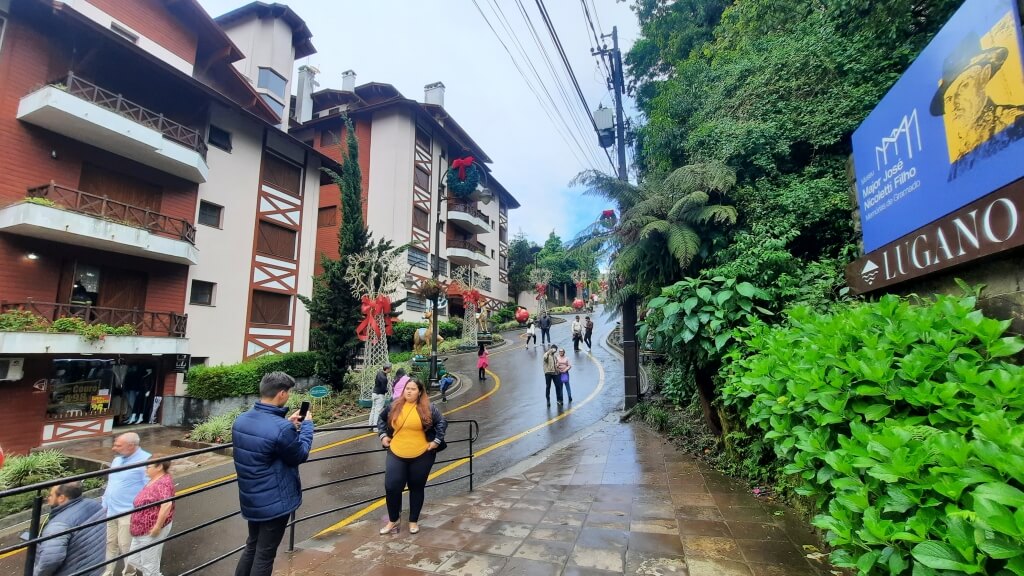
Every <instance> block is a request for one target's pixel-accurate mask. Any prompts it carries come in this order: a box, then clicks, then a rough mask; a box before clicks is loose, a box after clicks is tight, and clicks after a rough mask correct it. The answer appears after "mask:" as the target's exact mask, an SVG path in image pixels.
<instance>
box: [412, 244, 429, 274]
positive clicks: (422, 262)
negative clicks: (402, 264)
mask: <svg viewBox="0 0 1024 576" xmlns="http://www.w3.org/2000/svg"><path fill="white" fill-rule="evenodd" d="M408 262H409V265H410V266H416V267H417V268H422V269H424V270H429V268H428V265H427V253H426V252H425V251H423V250H420V249H419V248H409V257H408Z"/></svg>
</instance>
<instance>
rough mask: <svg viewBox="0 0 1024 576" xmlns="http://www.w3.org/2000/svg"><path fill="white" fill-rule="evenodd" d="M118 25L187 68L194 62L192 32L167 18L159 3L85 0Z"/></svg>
mask: <svg viewBox="0 0 1024 576" xmlns="http://www.w3.org/2000/svg"><path fill="white" fill-rule="evenodd" d="M89 2H90V3H91V4H92V5H94V6H96V7H97V8H99V9H100V10H103V11H104V12H106V13H107V14H109V15H110V16H112V17H114V18H115V19H117V20H118V21H120V22H124V23H125V24H127V25H128V26H129V27H130V28H131V29H133V30H135V31H137V32H139V33H140V34H142V35H143V36H145V37H146V38H149V39H150V40H152V41H154V42H156V43H157V44H159V45H161V46H163V47H164V48H166V49H167V50H168V51H170V52H171V53H172V54H174V55H175V56H178V57H179V58H181V59H183V60H186V61H187V62H188V63H189V64H195V62H196V45H197V38H196V32H195V30H194V29H193V28H192V27H190V26H188V25H186V24H184V23H182V22H181V21H180V20H179V19H178V18H177V17H175V16H174V15H173V14H171V13H170V12H169V11H168V10H167V8H166V7H165V6H164V2H160V1H159V0H131V1H130V2H126V1H125V0H89Z"/></svg>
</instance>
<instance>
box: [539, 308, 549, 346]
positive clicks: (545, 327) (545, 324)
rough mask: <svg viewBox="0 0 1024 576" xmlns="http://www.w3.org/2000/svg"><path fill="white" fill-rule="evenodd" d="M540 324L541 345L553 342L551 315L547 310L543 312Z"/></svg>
mask: <svg viewBox="0 0 1024 576" xmlns="http://www.w3.org/2000/svg"><path fill="white" fill-rule="evenodd" d="M538 324H540V343H541V345H544V344H551V316H548V313H547V312H545V313H543V314H541V315H540V320H538Z"/></svg>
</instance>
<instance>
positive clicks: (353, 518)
mask: <svg viewBox="0 0 1024 576" xmlns="http://www.w3.org/2000/svg"><path fill="white" fill-rule="evenodd" d="M589 358H590V361H591V362H593V363H594V365H595V366H597V372H598V380H597V387H596V388H594V391H593V392H591V393H590V395H589V396H587V397H586V398H585V399H584V400H583V401H582V402H580V403H579V404H576V405H575V406H573V407H572V408H569V409H568V410H566V411H564V412H562V413H561V414H559V415H558V416H555V417H554V418H551V419H549V420H547V421H546V422H542V423H540V424H538V425H536V426H534V427H533V428H530V429H528V430H525V431H523V432H520V433H518V434H516V435H514V436H510V437H508V438H505V439H504V440H500V441H498V442H495V443H494V444H491V445H490V446H488V447H486V448H482V449H480V450H479V451H477V452H474V453H473V457H474V458H479V457H480V456H483V455H484V454H487V453H490V452H492V451H494V450H497V449H498V448H501V447H503V446H507V445H509V444H511V443H513V442H515V441H517V440H520V439H522V438H524V437H525V436H528V435H530V434H532V433H534V432H536V431H538V430H541V429H542V428H546V427H547V426H550V425H552V424H554V423H555V422H558V421H559V420H561V419H562V418H566V417H568V416H569V414H571V413H573V412H575V411H576V410H577V409H579V408H582V407H583V406H586V405H587V404H588V403H589V402H591V401H593V400H594V399H595V398H597V395H598V393H600V392H601V390H602V389H603V388H604V367H603V366H601V364H600V363H599V362H598V361H597V360H596V359H594V357H593V356H589ZM488 373H490V374H491V375H492V376H494V379H495V382H498V383H499V384H500V380H499V379H498V376H497V375H495V374H493V373H492V372H490V370H488ZM467 463H469V458H462V459H460V460H455V461H454V462H449V463H448V465H447V466H445V467H444V468H441V469H440V470H437V471H435V472H432V473H431V474H430V476H427V480H428V481H429V480H433V479H434V478H437V477H438V476H441V475H442V474H446V473H448V472H451V471H452V470H455V469H456V468H458V467H460V466H463V465H465V464H467ZM384 505H385V500H384V499H383V498H381V499H380V500H377V501H376V502H374V503H373V504H369V505H367V506H366V507H365V508H363V509H362V510H360V511H359V512H356V513H354V514H352V515H350V516H348V517H346V518H345V519H343V520H341V521H340V522H338V523H337V524H334V525H332V526H329V527H327V528H324V529H323V530H321V531H320V532H317V533H316V535H314V536H313V537H314V538H318V537H320V536H323V535H326V534H329V533H331V532H335V531H337V530H340V529H342V528H344V527H345V526H348V525H349V524H351V523H353V522H355V521H356V520H359V519H360V518H362V517H363V516H366V515H367V514H369V513H370V512H373V511H374V510H377V509H378V508H380V507H381V506H384Z"/></svg>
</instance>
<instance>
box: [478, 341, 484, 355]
mask: <svg viewBox="0 0 1024 576" xmlns="http://www.w3.org/2000/svg"><path fill="white" fill-rule="evenodd" d="M485 351H486V349H485V348H484V343H483V342H481V343H480V349H479V350H477V351H476V355H477V356H483V355H484V352H485Z"/></svg>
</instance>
